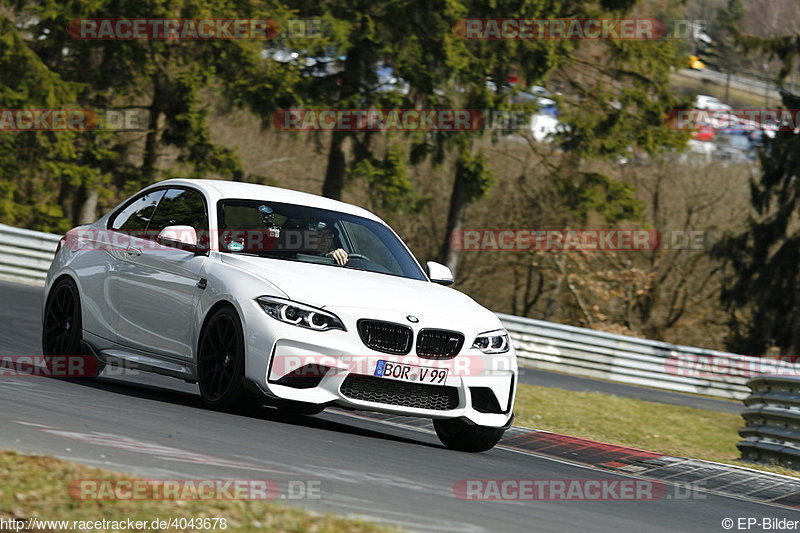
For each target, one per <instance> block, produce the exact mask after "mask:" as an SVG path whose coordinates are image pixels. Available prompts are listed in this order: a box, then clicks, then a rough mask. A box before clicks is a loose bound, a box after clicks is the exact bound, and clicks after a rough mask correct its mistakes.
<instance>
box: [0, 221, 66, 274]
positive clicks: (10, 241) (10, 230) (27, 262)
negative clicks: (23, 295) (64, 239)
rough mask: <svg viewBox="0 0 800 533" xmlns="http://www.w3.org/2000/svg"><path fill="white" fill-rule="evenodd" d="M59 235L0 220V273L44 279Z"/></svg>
mask: <svg viewBox="0 0 800 533" xmlns="http://www.w3.org/2000/svg"><path fill="white" fill-rule="evenodd" d="M60 238H61V237H60V236H59V235H53V234H52V233H42V232H41V231H33V230H29V229H21V228H15V227H13V226H6V225H5V224H0V274H2V275H3V276H6V277H10V278H14V279H19V280H24V281H34V282H43V281H44V279H45V276H47V269H48V268H50V263H51V262H52V260H53V254H54V253H55V251H56V246H57V245H58V240H59V239H60Z"/></svg>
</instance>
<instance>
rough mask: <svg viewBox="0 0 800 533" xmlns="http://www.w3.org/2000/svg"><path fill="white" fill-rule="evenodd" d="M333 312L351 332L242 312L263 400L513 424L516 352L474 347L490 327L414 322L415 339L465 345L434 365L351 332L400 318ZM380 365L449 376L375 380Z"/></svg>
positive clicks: (250, 368)
mask: <svg viewBox="0 0 800 533" xmlns="http://www.w3.org/2000/svg"><path fill="white" fill-rule="evenodd" d="M334 312H336V314H337V316H339V317H340V318H341V319H342V321H343V322H344V323H345V326H346V327H347V330H348V331H340V330H331V331H312V330H308V329H305V328H301V327H298V326H294V325H290V324H285V323H283V322H280V321H278V320H275V319H273V318H272V317H269V316H268V315H267V314H266V313H265V312H264V311H263V310H262V309H261V308H260V306H259V305H258V303H257V302H253V306H252V307H250V308H249V309H247V310H245V314H246V316H245V339H246V354H247V355H246V358H247V359H246V376H247V378H248V379H249V380H250V381H251V382H253V383H255V384H256V385H257V386H258V387H259V388H260V389H261V390H262V391H263V392H264V393H265V394H266V395H268V396H271V397H275V398H279V399H284V400H293V401H299V402H306V403H311V404H324V405H331V404H335V405H340V406H343V407H347V408H351V409H361V410H367V411H378V412H383V413H390V414H397V415H405V416H414V417H423V418H432V419H451V418H460V419H464V420H466V421H468V422H469V423H473V424H476V425H480V426H487V427H504V426H506V425H507V424H508V423H509V422H510V420H511V418H512V411H513V404H514V397H515V390H516V383H517V374H518V369H517V363H516V356H515V353H514V349H513V346H512V347H511V348H510V349H509V351H508V352H506V353H503V354H496V355H487V354H484V353H482V352H480V351H479V350H477V349H473V348H471V345H472V341H473V339H474V338H475V336H476V335H477V334H478V333H482V332H484V331H487V330H491V329H495V328H492V327H491V326H489V327H488V328H484V329H483V330H480V329H479V328H475V327H464V326H463V325H459V324H454V323H451V322H448V321H447V320H446V319H442V318H437V317H430V318H425V319H422V320H421V321H420V323H419V324H411V325H410V326H411V327H412V329H413V330H414V336H415V337H414V338H416V335H417V333H418V331H419V330H420V329H422V328H440V329H447V330H453V331H461V332H463V333H464V335H465V343H464V346H463V347H462V349H461V351H460V353H459V354H458V355H457V356H455V357H454V358H451V359H446V360H435V359H430V358H423V357H419V356H417V355H416V351H415V349H414V347H413V346H412V349H411V352H410V353H409V354H407V355H392V354H387V353H381V352H378V351H375V350H371V349H370V348H368V347H367V346H365V345H364V343H363V342H362V341H361V338H360V336H359V334H358V331H357V328H356V321H357V320H358V319H359V318H366V317H368V318H370V319H374V320H382V321H387V322H394V323H402V322H403V320H404V319H405V315H403V314H400V313H397V312H392V311H384V310H375V309H353V308H349V309H341V308H339V309H336V310H335V311H334ZM398 315H399V316H398ZM406 325H409V324H407V323H406ZM459 326H460V327H459ZM379 361H388V362H392V363H400V364H405V365H412V366H413V367H423V369H424V368H428V369H430V370H429V372H430V371H432V370H436V371H439V372H441V371H442V370H444V369H446V370H447V377H446V379H443V380H441V381H439V380H438V379H437V380H434V381H435V383H429V382H420V381H413V382H412V381H401V380H395V379H390V378H386V377H377V376H376V375H375V373H376V367H377V365H378V363H379ZM423 371H424V370H423ZM423 371H420V374H421V373H422V372H423ZM412 372H414V370H412Z"/></svg>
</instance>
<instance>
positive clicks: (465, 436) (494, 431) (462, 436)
mask: <svg viewBox="0 0 800 533" xmlns="http://www.w3.org/2000/svg"><path fill="white" fill-rule="evenodd" d="M433 427H434V429H436V435H437V436H438V437H439V440H441V441H442V444H444V445H445V446H446V447H447V448H449V449H451V450H457V451H460V452H485V451H487V450H491V449H492V448H494V447H495V445H496V444H497V443H498V442H500V439H501V438H502V437H503V434H504V433H505V432H506V430H505V428H492V427H486V426H475V425H470V424H467V423H466V422H464V421H463V420H458V419H450V420H434V421H433Z"/></svg>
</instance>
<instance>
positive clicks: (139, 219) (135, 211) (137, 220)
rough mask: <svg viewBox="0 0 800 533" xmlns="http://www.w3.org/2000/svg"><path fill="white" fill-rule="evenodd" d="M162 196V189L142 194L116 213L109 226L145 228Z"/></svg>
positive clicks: (136, 229)
mask: <svg viewBox="0 0 800 533" xmlns="http://www.w3.org/2000/svg"><path fill="white" fill-rule="evenodd" d="M162 196H164V191H163V190H160V191H153V192H148V193H146V194H143V195H142V196H140V197H139V198H137V199H136V200H134V201H133V202H131V203H130V204H128V206H127V207H126V208H124V209H123V210H122V211H120V212H119V213H117V215H116V216H115V217H114V219H113V220H112V221H111V225H110V226H109V227H110V228H111V229H115V230H121V231H137V232H138V231H141V232H143V231H144V230H146V229H147V225H148V224H149V223H150V219H151V218H152V217H153V212H154V211H155V210H156V206H158V202H159V200H161V197H162Z"/></svg>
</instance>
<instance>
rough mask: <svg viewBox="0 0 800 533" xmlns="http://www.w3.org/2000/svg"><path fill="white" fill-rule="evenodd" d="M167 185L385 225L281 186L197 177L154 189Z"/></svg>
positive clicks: (359, 211) (340, 204) (366, 213)
mask: <svg viewBox="0 0 800 533" xmlns="http://www.w3.org/2000/svg"><path fill="white" fill-rule="evenodd" d="M167 185H183V186H189V187H194V188H196V189H200V190H202V191H203V192H205V193H206V194H207V195H208V196H210V197H216V199H217V200H221V199H225V198H232V199H233V198H235V199H248V200H264V201H266V202H281V203H287V204H297V205H304V206H309V207H315V208H318V209H328V210H330V211H338V212H341V213H348V214H351V215H356V216H360V217H364V218H369V219H372V220H377V221H379V222H383V220H381V218H380V217H378V216H377V215H375V214H374V213H371V212H370V211H367V210H366V209H364V208H361V207H358V206H355V205H352V204H348V203H345V202H340V201H338V200H332V199H330V198H325V197H324V196H319V195H316V194H310V193H307V192H300V191H293V190H291V189H283V188H281V187H270V186H268V185H259V184H257V183H245V182H241V181H225V180H213V179H194V178H191V179H190V178H176V179H169V180H165V181H161V182H158V183H154V184H153V185H151V187H163V186H167Z"/></svg>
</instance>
